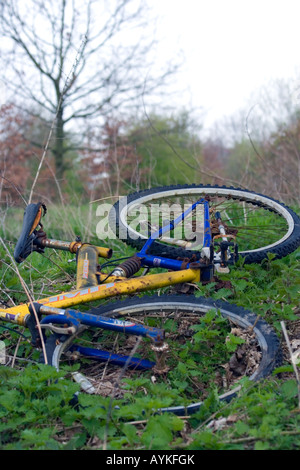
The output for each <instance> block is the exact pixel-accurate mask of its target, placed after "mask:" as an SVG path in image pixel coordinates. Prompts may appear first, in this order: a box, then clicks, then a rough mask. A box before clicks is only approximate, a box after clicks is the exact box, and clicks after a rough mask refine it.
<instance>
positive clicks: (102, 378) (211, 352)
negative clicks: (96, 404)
mask: <svg viewBox="0 0 300 470" xmlns="http://www.w3.org/2000/svg"><path fill="white" fill-rule="evenodd" d="M97 313H98V314H99V315H107V316H109V317H113V316H116V315H117V316H120V315H121V316H122V317H126V320H130V321H133V322H135V323H137V322H143V323H147V324H148V325H151V326H158V327H160V328H164V329H165V332H166V337H165V342H166V343H167V344H168V346H169V350H168V352H167V354H166V357H164V364H163V365H164V368H163V371H162V370H159V371H157V370H156V368H155V367H153V368H151V369H149V370H148V371H144V370H143V371H135V370H134V368H133V369H131V370H129V369H128V370H126V367H125V368H123V369H122V376H123V378H124V380H125V382H126V378H127V380H128V378H133V377H136V376H139V377H140V376H141V374H142V377H143V378H145V379H146V378H147V377H149V382H143V384H142V386H143V390H144V389H145V388H146V387H147V383H149V384H150V385H151V390H150V391H148V394H149V393H152V394H154V395H155V397H157V396H158V395H159V394H157V393H156V391H155V386H157V384H162V383H163V384H164V386H165V387H166V391H165V393H168V394H169V395H170V396H169V395H168V400H169V401H170V400H172V403H169V402H168V405H167V406H161V407H160V408H159V409H157V410H155V411H159V412H171V413H175V414H177V415H186V414H191V413H195V412H196V411H198V410H199V408H200V407H201V404H202V402H203V400H204V399H205V397H206V396H207V395H208V393H209V392H210V391H211V389H212V388H213V389H214V390H215V389H216V388H217V389H218V393H219V398H220V400H230V399H231V398H233V397H234V396H235V395H236V393H237V391H238V390H239V386H238V385H237V381H238V380H239V379H240V378H242V377H245V376H248V377H249V378H250V380H253V381H254V380H255V381H256V380H259V379H262V378H264V377H267V376H268V375H269V374H270V373H271V372H272V370H273V369H274V368H275V367H276V366H277V365H279V363H280V360H281V349H280V344H279V340H278V338H277V336H276V334H275V332H274V331H273V329H272V328H271V327H270V326H269V325H268V324H267V323H266V322H264V321H262V320H261V319H259V318H258V317H257V316H256V315H255V314H253V313H251V312H250V311H247V310H244V309H243V308H241V307H237V306H235V305H231V304H229V303H226V302H221V301H214V300H213V299H207V298H202V297H199V298H196V297H194V296H161V297H160V296H151V297H146V296H145V297H142V298H135V299H128V300H125V301H122V302H120V301H119V302H118V301H117V302H116V303H113V304H110V305H109V306H104V307H101V308H99V309H97ZM53 338H54V335H52V336H51V337H50V340H49V341H48V342H47V343H48V344H47V355H48V360H49V362H50V364H52V365H53V366H55V367H56V368H57V369H59V368H60V366H61V364H62V363H63V362H64V361H68V362H71V363H72V361H74V360H76V361H77V360H83V363H82V369H83V370H84V372H85V378H86V379H88V383H90V384H91V387H92V390H88V391H90V392H91V393H97V388H98V391H99V393H100V394H103V386H107V383H110V382H112V381H113V380H114V379H115V378H116V375H114V374H116V372H115V367H116V366H111V365H110V363H109V360H108V361H107V362H106V363H104V364H100V365H99V363H98V365H95V363H93V361H92V359H91V358H83V357H78V356H77V357H74V356H73V357H72V353H71V354H70V351H72V350H74V345H75V350H78V344H77V342H78V341H79V340H80V341H82V342H83V344H84V342H85V339H84V338H76V337H75V336H73V337H70V338H68V339H67V340H66V341H61V342H57V341H56V340H55V339H53ZM91 340H92V341H93V344H94V346H95V344H96V342H97V341H100V343H98V344H101V347H103V346H104V343H106V346H108V345H109V344H110V347H111V349H110V354H112V353H114V352H115V351H114V348H113V346H115V347H117V349H118V351H119V352H120V351H123V352H124V351H127V353H128V350H131V349H132V348H133V343H132V342H130V341H132V339H130V338H129V337H128V336H126V335H123V342H122V341H121V338H120V336H119V337H116V335H115V334H114V335H112V334H111V333H109V334H107V332H105V333H104V334H103V332H98V333H97V334H96V333H95V332H93V333H92V338H91ZM134 344H135V345H137V343H136V342H135V343H134ZM136 354H138V356H139V357H140V358H146V359H147V360H150V361H154V362H155V353H154V352H153V350H152V347H151V342H150V341H149V340H143V341H141V342H140V343H139V347H138V348H137V351H136ZM84 361H87V362H84ZM160 365H161V364H160ZM104 371H105V374H104ZM117 374H120V369H118V372H117ZM118 376H119V375H117V377H118ZM75 379H76V377H75ZM103 384H104V385H103ZM150 385H149V386H150ZM176 390H177V391H178V390H179V391H180V392H176ZM127 393H128V390H127ZM135 393H136V391H135ZM178 393H180V396H179V395H178ZM121 394H122V389H118V395H119V396H120V395H121ZM126 398H127V397H126ZM120 403H121V405H120V406H122V401H121V402H120Z"/></svg>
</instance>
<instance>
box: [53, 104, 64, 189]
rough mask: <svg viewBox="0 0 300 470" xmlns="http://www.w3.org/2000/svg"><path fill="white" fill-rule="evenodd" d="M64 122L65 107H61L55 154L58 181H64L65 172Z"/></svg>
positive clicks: (58, 113)
mask: <svg viewBox="0 0 300 470" xmlns="http://www.w3.org/2000/svg"><path fill="white" fill-rule="evenodd" d="M64 138H65V133H64V120H63V107H62V106H60V108H59V110H58V112H57V117H56V134H55V143H54V148H53V154H54V158H55V172H56V177H57V179H58V180H62V179H63V177H64V171H65V161H64V153H65V151H64Z"/></svg>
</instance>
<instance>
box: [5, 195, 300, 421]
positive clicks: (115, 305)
mask: <svg viewBox="0 0 300 470" xmlns="http://www.w3.org/2000/svg"><path fill="white" fill-rule="evenodd" d="M175 196H176V197H178V196H180V198H181V202H180V203H178V206H174V197H175ZM182 196H184V197H182ZM187 196H188V197H190V196H192V198H193V199H194V202H193V203H192V204H191V205H189V206H188V207H187V208H186V207H185V208H184V210H182V207H183V206H185V205H187V203H186V197H187ZM170 198H171V199H172V201H171V202H172V203H173V204H171V206H172V211H171V213H170V211H169V212H168V214H167V215H168V216H169V215H170V214H171V215H172V217H171V219H172V220H169V219H168V217H166V211H167V207H170ZM229 198H230V199H229ZM195 199H196V201H195ZM229 200H230V205H229V204H228V201H229ZM153 201H154V206H155V207H154V209H155V210H153V207H150V208H151V209H152V217H151V221H150V222H151V223H149V220H148V219H146V220H144V219H143V218H141V217H138V220H136V210H137V207H138V210H139V211H141V204H142V210H143V211H144V213H143V216H145V214H146V213H148V208H149V204H150V203H152V202H153ZM158 201H163V202H165V201H167V202H168V204H166V205H164V206H163V210H162V208H161V206H160V204H158ZM240 201H241V202H242V214H243V217H246V218H247V221H248V222H249V219H250V223H251V225H249V224H248V225H246V224H245V221H244V224H243V225H242V226H240V225H239V227H238V228H237V227H236V225H237V224H234V221H235V220H238V221H239V223H240V222H241V212H240V210H239V204H240ZM233 202H238V205H236V204H235V205H234V207H233ZM146 204H147V205H146ZM214 204H215V206H214ZM247 204H249V206H250V209H251V211H250V212H249V211H248V210H247ZM237 207H238V208H237ZM43 211H44V212H45V206H44V205H43V204H42V203H38V204H30V205H29V206H27V208H26V211H25V214H24V219H23V229H22V232H21V235H20V237H19V240H18V242H17V244H16V248H15V251H14V257H15V259H16V261H17V262H18V263H19V262H22V261H23V260H24V259H26V258H27V256H29V255H30V253H32V252H33V251H37V252H40V253H43V252H44V250H45V249H46V248H55V249H61V250H64V251H69V252H71V253H73V254H75V255H76V264H77V269H76V273H77V277H76V279H77V284H76V290H74V291H70V292H65V293H60V294H58V295H55V296H53V297H50V298H45V299H40V300H38V301H36V302H33V301H31V302H28V303H27V304H23V305H18V306H15V307H11V308H8V309H5V310H0V319H1V320H2V321H3V322H12V323H16V324H18V325H22V326H26V327H27V328H28V329H29V331H30V334H31V340H32V344H33V345H34V346H39V347H40V346H41V343H44V354H43V355H42V360H44V361H46V362H47V363H49V364H50V365H52V366H54V367H56V368H57V369H59V368H60V366H61V363H62V362H63V361H64V360H67V361H71V362H72V361H77V360H79V358H84V357H88V362H89V363H90V362H91V361H92V359H91V358H93V360H94V359H96V360H97V362H98V361H100V362H103V363H104V364H107V363H109V364H110V365H112V366H113V367H114V366H121V367H122V368H124V370H125V369H126V370H128V371H131V370H133V371H136V370H141V371H142V373H144V372H145V371H150V374H151V375H152V377H155V380H158V379H157V378H158V377H162V379H163V381H166V380H168V377H169V376H170V373H172V365H173V367H174V364H175V367H176V365H177V364H178V360H179V359H178V357H172V354H173V353H174V351H175V352H176V350H177V346H178V345H180V344H183V345H184V348H185V350H186V351H187V354H188V355H189V356H188V358H186V359H187V362H188V367H187V369H188V368H190V373H191V378H193V374H194V376H195V370H196V369H195V368H197V367H198V366H197V363H196V358H198V357H199V355H200V352H201V354H202V353H203V352H205V348H203V347H202V346H203V345H202V344H201V340H200V341H199V336H200V337H201V334H202V332H203V328H202V326H203V324H202V326H201V322H203V321H204V324H206V325H207V322H208V321H211V322H212V323H213V325H214V333H215V334H216V335H217V338H218V340H219V335H220V336H222V335H223V339H224V341H226V339H227V337H228V336H230V335H231V331H232V328H231V326H232V325H235V328H238V329H239V330H241V332H242V333H243V335H244V336H245V337H246V343H244V345H245V344H246V352H245V351H244V358H245V355H246V354H247V347H249V348H250V349H251V348H253V347H254V348H255V349H257V350H258V351H259V352H258V358H257V360H256V362H255V364H254V365H253V364H251V365H250V364H240V365H242V366H243V367H242V372H241V376H244V375H247V376H249V379H250V380H253V381H256V380H259V379H261V378H264V377H267V376H268V375H269V374H270V373H271V372H272V370H274V368H275V367H276V366H277V365H278V364H279V363H280V360H281V348H280V342H279V339H278V337H277V335H276V333H275V331H274V330H273V329H272V328H271V327H270V325H268V324H267V323H266V322H265V321H263V320H262V319H260V318H259V317H258V316H257V315H256V314H254V313H253V312H250V311H248V310H245V309H243V308H241V307H237V306H235V305H232V304H230V303H227V302H224V301H215V300H213V299H209V298H204V297H194V296H192V295H166V294H162V295H155V296H151V297H147V296H142V297H135V298H131V297H130V296H131V295H132V294H135V293H140V292H145V291H148V290H157V289H162V288H165V287H170V286H174V285H178V284H183V283H192V284H194V283H196V284H197V283H208V282H210V281H211V280H212V278H213V276H214V274H215V272H221V273H222V272H228V270H229V269H230V266H231V265H232V264H234V263H236V261H237V260H238V258H239V257H242V259H243V261H244V262H259V261H262V260H264V259H265V258H266V257H267V256H268V253H269V252H270V253H272V255H273V256H277V257H282V256H285V255H287V254H288V253H291V252H292V251H294V250H295V249H296V248H297V247H298V246H299V245H300V223H299V222H300V221H299V217H298V216H297V215H296V214H295V213H294V212H293V211H292V210H291V209H289V208H287V207H286V206H284V205H283V204H281V203H279V202H277V201H273V200H272V199H270V198H267V197H265V196H260V195H255V193H252V192H247V191H243V190H239V189H238V190H235V189H233V188H224V187H223V188H219V187H212V186H184V187H182V186H176V187H172V188H157V189H154V190H148V191H142V192H139V193H135V194H134V195H131V196H129V197H128V198H124V199H123V200H120V201H118V202H117V203H116V204H115V205H114V207H113V209H112V210H111V213H110V215H109V225H110V227H111V228H113V230H115V231H116V232H117V234H118V236H119V238H121V239H123V241H124V242H125V243H128V244H130V245H133V246H135V247H137V248H139V251H138V252H136V253H135V255H134V256H132V257H130V258H128V259H126V260H125V261H123V262H122V263H118V262H117V266H113V269H112V270H110V271H109V272H108V273H107V272H103V269H104V267H106V268H110V266H111V265H112V264H116V262H114V261H113V260H112V261H106V262H105V263H104V264H103V265H102V267H101V268H100V267H99V265H98V263H99V258H104V259H108V260H110V259H111V258H112V250H111V249H110V248H103V247H97V246H94V245H90V244H86V243H83V242H82V241H81V240H80V239H79V238H77V239H76V240H74V241H72V242H64V241H58V240H52V239H49V238H47V235H46V233H45V232H44V229H43V225H42V223H41V218H42V215H44V214H43ZM254 212H255V223H256V230H258V228H260V229H261V232H262V231H263V229H264V233H265V234H268V242H267V243H266V244H264V245H263V246H261V247H260V246H257V245H258V243H257V242H256V246H254V248H252V247H251V249H248V250H247V249H246V248H247V246H248V244H249V242H250V241H252V242H253V240H252V238H253V237H251V236H250V237H249V236H248V234H247V236H246V237H245V238H244V235H242V237H240V234H244V233H245V231H246V230H247V231H248V230H249V228H250V230H253V218H252V217H253V215H254ZM221 213H222V215H223V214H225V218H226V221H225V220H224V217H222V216H221ZM262 214H263V217H262V219H261V216H262ZM266 214H267V215H266ZM146 215H147V214H146ZM132 217H133V219H132ZM132 220H135V222H136V223H135V224H132ZM251 220H252V222H251ZM228 221H229V222H228ZM278 221H281V222H282V224H279V223H278ZM145 222H146V223H145ZM267 223H269V225H270V226H271V227H273V231H272V232H271V233H270V229H269V228H268V229H267V230H266V227H267ZM275 223H276V229H277V231H276V236H277V235H278V232H279V228H281V230H282V231H284V233H281V234H280V238H279V240H275V241H274V237H273V232H274V224H275ZM229 224H230V228H228V225H229ZM283 226H284V227H283ZM38 227H40V228H38ZM178 227H180V230H178ZM216 229H217V230H216ZM178 235H181V236H180V237H178ZM266 236H267V235H265V237H266ZM239 238H240V240H239ZM270 238H271V240H270ZM158 240H159V241H158ZM260 240H262V236H261V238H260ZM237 241H241V244H242V250H241V251H240V250H239V247H238V243H237ZM183 245H184V248H183V247H182V246H183ZM186 248H189V249H186ZM178 258H180V259H178ZM153 268H159V272H157V273H154V274H149V272H148V271H149V270H151V269H153ZM141 269H144V272H143V273H142V274H141V275H139V272H140V270H141ZM161 271H163V272H161ZM123 295H125V296H126V299H125V300H121V301H120V300H117V301H115V302H114V301H111V302H109V304H108V305H103V306H100V307H92V308H91V309H90V310H88V311H78V310H75V309H74V308H73V307H74V306H75V305H81V304H86V303H90V302H94V301H99V300H103V299H109V300H114V298H115V297H116V296H123ZM128 296H129V297H128ZM120 318H122V320H120ZM123 318H125V319H124V320H123ZM226 320H228V323H229V326H228V329H227V330H224V323H225V321H226ZM199 324H200V325H199ZM226 324H227V321H226ZM37 327H38V328H37ZM90 331H92V332H93V333H92V334H94V332H95V331H96V332H97V333H98V334H99V338H100V343H101V346H100V347H101V348H102V347H103V346H102V344H103V343H105V342H106V341H108V342H109V343H110V344H112V343H113V342H114V339H115V338H116V336H115V335H116V334H119V336H118V341H120V343H119V344H118V347H119V350H120V353H119V354H118V353H115V352H114V353H112V352H111V351H104V350H103V349H100V350H99V349H97V348H96V347H95V346H96V345H95V342H96V338H95V337H93V338H92V343H93V348H91V347H89V346H88V347H87V346H86V345H85V344H84V339H83V340H81V338H82V337H83V335H84V334H85V333H86V332H90ZM46 332H50V335H46ZM112 335H113V336H112ZM129 335H130V336H129ZM131 335H133V336H131ZM121 336H122V338H123V340H124V341H122V342H121V340H120V337H121ZM196 336H197V338H196ZM131 337H134V338H139V339H140V338H141V337H142V338H143V341H142V342H140V341H137V342H135V343H134V345H132V344H131V343H130V344H129V346H128V341H129V339H128V338H131ZM80 341H83V344H80ZM247 341H249V342H250V343H251V345H250V346H247ZM129 342H130V341H129ZM140 343H141V344H140ZM168 343H170V345H171V348H170V350H168V348H167V344H168ZM254 343H255V346H253V344H254ZM140 345H142V348H141V349H142V351H141V354H140V355H139V357H136V356H135V355H133V354H132V351H131V350H132V348H133V350H134V354H135V350H136V349H137V346H140ZM128 348H129V354H126V353H125V352H126V349H127V350H128ZM208 349H209V348H208ZM170 351H171V352H170ZM185 357H186V356H185ZM183 360H184V359H183ZM83 362H84V359H83ZM218 365H219V364H218ZM216 367H217V364H214V363H213V367H212V368H213V369H214V368H216ZM222 367H223V369H224V365H223V364H222V365H221V368H222ZM188 372H189V371H188V370H187V373H188ZM230 372H231V371H230V370H229V368H228V367H227V373H228V374H230ZM228 374H227V375H228ZM73 378H74V379H75V380H78V381H79V382H80V383H81V385H83V387H84V389H85V391H86V392H88V393H95V392H96V391H97V390H96V388H97V385H96V384H95V383H94V384H93V383H92V379H90V380H87V379H86V378H84V379H83V377H82V375H80V374H78V372H75V373H73ZM198 386H199V384H198V383H197V384H196V387H198ZM190 388H191V391H189V392H188V393H190V395H191V396H190V401H189V403H187V402H186V400H185V399H184V398H183V397H182V398H181V399H180V398H179V397H177V399H176V400H179V401H181V403H180V404H179V405H177V404H176V405H170V406H167V407H160V408H159V410H158V411H159V412H172V413H175V414H177V415H186V414H191V413H194V412H196V411H197V410H199V408H200V407H201V404H202V401H201V400H199V399H198V396H196V399H195V396H194V395H195V388H194V387H190ZM187 389H188V387H187ZM239 389H240V387H239V386H237V387H236V386H234V387H233V388H231V389H230V390H226V391H225V392H224V393H221V394H220V395H219V398H220V400H230V399H231V398H232V397H233V396H235V395H236V393H237V391H238V390H239Z"/></svg>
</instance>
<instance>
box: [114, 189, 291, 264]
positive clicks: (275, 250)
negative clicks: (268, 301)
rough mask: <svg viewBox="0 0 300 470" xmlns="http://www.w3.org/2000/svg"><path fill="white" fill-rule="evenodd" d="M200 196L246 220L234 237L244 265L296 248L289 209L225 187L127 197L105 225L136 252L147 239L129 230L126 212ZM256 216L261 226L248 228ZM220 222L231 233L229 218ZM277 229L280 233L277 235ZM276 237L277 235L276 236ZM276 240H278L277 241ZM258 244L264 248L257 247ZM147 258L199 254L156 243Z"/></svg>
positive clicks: (145, 192)
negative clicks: (173, 199) (223, 222)
mask: <svg viewBox="0 0 300 470" xmlns="http://www.w3.org/2000/svg"><path fill="white" fill-rule="evenodd" d="M204 196H209V197H210V199H211V201H212V203H213V202H216V203H217V204H223V206H224V207H225V209H226V204H227V205H228V206H229V204H230V205H231V209H230V210H237V209H236V208H237V207H238V210H239V211H240V212H239V214H240V218H241V219H242V218H243V217H244V218H245V220H246V218H247V217H248V224H246V223H245V220H244V222H243V221H242V220H240V221H239V223H240V226H239V228H238V231H239V232H238V234H237V243H238V245H239V255H240V256H241V257H242V258H243V259H244V262H245V263H260V262H262V261H263V260H264V259H266V258H267V257H268V253H272V254H273V255H275V257H276V258H277V259H279V258H282V257H285V256H287V255H288V254H290V253H292V252H293V251H295V250H296V249H297V248H298V247H299V246H300V218H299V216H298V215H297V214H296V213H295V212H294V211H293V210H292V209H290V208H289V207H287V206H286V205H285V204H283V203H281V202H279V201H276V200H275V199H272V198H270V197H268V196H264V195H262V194H258V193H255V192H252V191H248V190H245V189H241V188H234V187H226V186H212V185H201V184H200V185H195V184H193V185H173V186H163V187H158V188H153V189H148V190H142V191H139V192H136V193H133V194H130V195H129V196H128V197H126V198H123V199H120V201H118V202H117V203H115V205H114V206H113V209H112V210H111V211H110V214H109V225H110V227H111V229H112V231H113V232H114V233H115V234H116V236H117V237H118V238H121V239H122V240H123V241H124V242H125V243H126V244H128V245H131V246H132V247H134V248H135V249H137V250H140V249H141V248H142V247H143V245H144V243H145V241H146V239H147V238H148V235H147V236H144V235H142V234H141V233H139V232H137V231H136V230H134V229H132V227H130V223H129V222H128V221H127V219H126V217H127V214H128V213H129V212H130V210H133V209H134V208H135V207H136V206H137V204H139V205H143V204H145V205H146V204H151V203H153V204H155V203H157V201H160V202H162V203H163V201H168V200H170V198H173V197H174V198H175V197H182V198H184V199H188V198H190V201H191V203H192V202H195V201H196V200H197V199H199V198H200V197H204ZM221 201H223V202H221ZM233 202H234V203H236V204H240V206H237V205H236V206H234V205H233ZM245 207H246V209H247V211H248V212H244V214H243V215H241V214H242V211H243V210H244V211H245ZM247 214H249V216H247ZM258 214H259V217H261V216H263V219H261V220H259V223H260V224H261V225H259V226H258V225H256V226H252V225H250V224H251V223H253V222H251V220H253V218H254V216H255V217H256V224H258ZM267 214H272V215H270V216H269V217H270V226H267V225H266V220H267V218H266V217H265V216H266V215H267ZM272 217H273V218H272ZM224 221H225V222H226V223H228V226H229V228H231V226H230V224H231V225H232V228H233V229H234V222H232V220H230V217H229V216H228V220H227V221H226V218H225V219H224ZM249 221H250V222H249ZM242 222H243V225H242ZM281 225H282V232H281V233H279V229H280V227H281ZM278 233H279V235H277V234H278ZM120 234H121V236H120ZM263 234H266V237H268V238H271V242H268V241H267V240H268V239H267V238H266V243H264V242H263V240H264V239H263ZM277 236H278V237H279V238H277ZM242 237H244V238H245V239H246V247H243V246H240V241H241V240H242ZM248 243H250V246H248ZM251 243H252V244H254V246H251ZM260 243H264V244H263V245H262V246H260ZM244 244H245V241H244ZM242 245H243V243H242ZM149 254H153V255H159V256H165V257H168V258H189V259H191V258H193V259H199V258H200V252H199V250H194V251H193V250H189V249H184V248H181V247H175V246H173V245H172V246H169V245H167V244H165V243H161V242H159V241H155V242H153V244H152V245H151V247H150V251H149Z"/></svg>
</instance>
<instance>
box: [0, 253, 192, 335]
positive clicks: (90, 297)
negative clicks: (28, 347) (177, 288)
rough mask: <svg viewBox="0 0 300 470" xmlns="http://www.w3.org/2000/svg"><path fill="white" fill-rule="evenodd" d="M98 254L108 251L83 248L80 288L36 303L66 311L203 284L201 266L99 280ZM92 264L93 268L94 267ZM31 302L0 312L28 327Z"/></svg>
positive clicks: (100, 276) (3, 317) (78, 280)
mask: <svg viewBox="0 0 300 470" xmlns="http://www.w3.org/2000/svg"><path fill="white" fill-rule="evenodd" d="M93 250H94V252H96V253H98V255H100V254H101V255H102V256H103V254H105V253H106V251H105V249H101V248H99V247H94V246H93V245H86V247H81V250H80V251H81V254H80V256H78V259H77V289H76V290H73V291H69V292H63V293H60V294H57V295H54V296H52V297H47V298H43V299H40V300H38V301H36V303H38V304H41V305H43V306H48V307H54V308H60V309H66V308H69V307H73V306H74V305H79V304H83V303H88V302H93V301H97V300H101V299H106V298H108V297H113V296H118V295H128V294H133V293H136V292H142V291H147V290H154V289H158V288H162V287H167V286H171V285H175V284H181V283H185V282H200V278H201V270H200V269H199V268H197V267H195V268H193V269H191V268H189V269H182V270H180V271H173V272H164V273H158V274H151V275H147V276H140V277H136V278H133V279H126V278H120V277H112V276H111V277H109V278H108V280H107V281H105V278H106V277H107V275H104V274H101V273H98V274H99V278H98V279H100V282H103V283H100V284H99V283H98V279H97V278H96V275H95V272H96V269H95V268H96V265H95V263H96V262H97V259H96V257H95V256H93ZM90 264H91V266H90ZM29 306H30V302H28V303H26V304H21V305H17V306H14V307H11V308H8V309H4V310H3V309H2V310H0V319H2V320H5V321H7V322H11V323H17V324H18V325H23V326H26V319H27V318H28V316H29V315H30V312H29Z"/></svg>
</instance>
